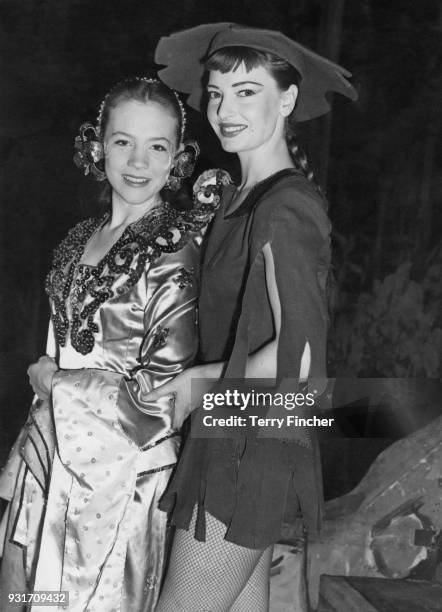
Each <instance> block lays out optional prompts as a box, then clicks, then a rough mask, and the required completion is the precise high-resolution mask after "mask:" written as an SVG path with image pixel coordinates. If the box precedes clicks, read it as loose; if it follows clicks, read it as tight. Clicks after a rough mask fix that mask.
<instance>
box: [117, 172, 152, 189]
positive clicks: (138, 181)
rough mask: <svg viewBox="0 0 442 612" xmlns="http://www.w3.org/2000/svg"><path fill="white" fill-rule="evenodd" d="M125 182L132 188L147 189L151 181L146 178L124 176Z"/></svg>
mask: <svg viewBox="0 0 442 612" xmlns="http://www.w3.org/2000/svg"><path fill="white" fill-rule="evenodd" d="M123 181H124V182H125V183H126V185H129V186H130V187H145V186H146V185H147V184H148V183H149V182H150V179H149V178H146V177H144V176H133V175H131V174H123Z"/></svg>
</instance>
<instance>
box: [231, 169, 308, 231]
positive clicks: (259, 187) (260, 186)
mask: <svg viewBox="0 0 442 612" xmlns="http://www.w3.org/2000/svg"><path fill="white" fill-rule="evenodd" d="M297 174H300V171H299V170H297V169H296V168H284V169H283V170H278V171H277V172H275V173H274V174H271V175H270V176H268V177H267V178H265V179H263V180H262V181H259V182H258V183H255V185H253V187H251V189H250V191H249V193H248V194H247V195H246V197H245V198H244V200H243V201H242V202H241V204H240V205H239V206H238V207H237V208H235V210H233V211H232V212H229V210H228V207H229V206H230V204H231V202H232V198H233V195H234V193H235V191H234V190H233V189H232V193H231V195H230V199H229V201H228V203H227V210H226V212H225V213H224V218H225V219H230V218H232V217H240V216H241V215H244V214H247V213H248V212H249V211H250V210H251V209H252V208H253V206H254V205H255V203H256V202H257V201H258V200H259V198H260V197H261V196H263V195H264V193H265V192H266V191H267V190H268V189H270V188H271V187H272V186H273V185H274V184H275V183H277V182H278V181H279V180H280V179H283V178H285V177H286V176H294V175H297ZM230 187H234V186H233V185H232V186H230Z"/></svg>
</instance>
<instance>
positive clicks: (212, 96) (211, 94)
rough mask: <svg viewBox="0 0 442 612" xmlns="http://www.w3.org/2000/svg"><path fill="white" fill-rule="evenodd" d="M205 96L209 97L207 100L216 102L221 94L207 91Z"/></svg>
mask: <svg viewBox="0 0 442 612" xmlns="http://www.w3.org/2000/svg"><path fill="white" fill-rule="evenodd" d="M207 95H208V97H209V100H217V99H218V98H220V97H221V94H220V93H219V91H213V90H211V91H208V92H207Z"/></svg>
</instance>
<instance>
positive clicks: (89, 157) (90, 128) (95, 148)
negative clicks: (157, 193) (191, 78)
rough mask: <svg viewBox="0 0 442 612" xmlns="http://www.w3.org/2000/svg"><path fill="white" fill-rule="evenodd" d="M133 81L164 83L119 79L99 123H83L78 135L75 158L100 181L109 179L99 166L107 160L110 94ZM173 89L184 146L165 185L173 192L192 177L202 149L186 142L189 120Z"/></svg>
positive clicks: (76, 161)
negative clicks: (103, 136)
mask: <svg viewBox="0 0 442 612" xmlns="http://www.w3.org/2000/svg"><path fill="white" fill-rule="evenodd" d="M133 81H140V82H144V83H161V81H159V80H158V79H152V78H148V77H135V78H133V79H125V80H124V81H119V82H118V83H117V84H116V85H114V87H112V89H111V90H110V91H109V92H108V93H107V94H106V95H105V97H104V98H103V101H102V102H101V104H100V109H99V111H98V116H97V121H96V125H95V126H94V125H93V124H92V123H90V122H86V123H83V124H82V125H81V126H80V130H79V132H80V133H79V135H78V136H77V137H76V138H75V143H74V150H75V153H74V158H73V159H74V163H75V165H76V166H77V167H78V168H80V169H81V170H83V172H84V174H85V175H87V174H91V175H92V177H93V178H94V179H95V180H97V181H104V180H105V179H106V173H105V172H104V170H103V169H102V168H100V167H99V166H98V165H97V164H98V163H99V162H101V161H102V160H103V159H104V147H103V142H102V140H101V136H100V135H101V131H102V122H103V113H104V109H105V107H106V104H107V101H108V99H109V96H111V95H112V93H113V92H114V91H115V89H117V87H120V85H122V84H124V83H130V82H133ZM166 87H167V86H166ZM171 91H172V93H173V95H174V96H175V99H176V101H177V104H178V107H179V109H180V113H181V130H180V146H182V147H183V150H182V151H180V152H179V153H178V154H177V155H176V157H175V160H174V164H173V167H172V168H171V171H170V173H169V177H168V179H167V182H166V185H165V187H166V188H168V189H170V190H171V191H177V190H178V189H179V188H180V187H181V183H182V181H183V180H184V179H185V178H186V177H188V176H191V174H192V173H193V170H194V168H195V163H196V159H197V157H198V155H199V153H200V149H199V146H198V143H197V142H196V141H184V133H185V130H186V121H187V119H186V111H185V108H184V104H183V103H182V101H181V99H180V97H179V95H178V93H177V92H176V91H175V90H174V89H171Z"/></svg>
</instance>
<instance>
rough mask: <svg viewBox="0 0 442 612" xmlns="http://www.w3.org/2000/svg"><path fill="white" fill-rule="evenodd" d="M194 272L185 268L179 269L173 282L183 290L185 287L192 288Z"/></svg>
mask: <svg viewBox="0 0 442 612" xmlns="http://www.w3.org/2000/svg"><path fill="white" fill-rule="evenodd" d="M194 273H195V270H194V269H193V268H191V269H190V270H186V268H180V269H179V270H178V274H177V275H176V276H175V277H174V279H173V282H174V283H176V284H177V285H178V287H179V288H180V289H184V288H185V287H187V286H189V285H190V286H191V287H192V286H193V277H194Z"/></svg>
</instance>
